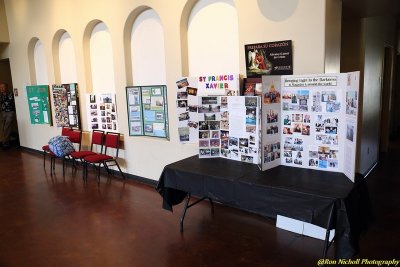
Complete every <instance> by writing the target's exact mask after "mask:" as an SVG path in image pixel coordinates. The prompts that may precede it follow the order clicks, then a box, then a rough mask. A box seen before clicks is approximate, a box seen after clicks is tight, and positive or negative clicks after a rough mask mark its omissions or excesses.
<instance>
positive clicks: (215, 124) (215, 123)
mask: <svg viewBox="0 0 400 267" xmlns="http://www.w3.org/2000/svg"><path fill="white" fill-rule="evenodd" d="M207 122H208V129H209V130H219V129H220V122H219V121H207Z"/></svg>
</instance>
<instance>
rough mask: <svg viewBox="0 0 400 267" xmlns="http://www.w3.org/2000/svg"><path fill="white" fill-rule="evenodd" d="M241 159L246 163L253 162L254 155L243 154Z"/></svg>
mask: <svg viewBox="0 0 400 267" xmlns="http://www.w3.org/2000/svg"><path fill="white" fill-rule="evenodd" d="M241 161H243V162H246V163H253V157H252V156H246V155H241Z"/></svg>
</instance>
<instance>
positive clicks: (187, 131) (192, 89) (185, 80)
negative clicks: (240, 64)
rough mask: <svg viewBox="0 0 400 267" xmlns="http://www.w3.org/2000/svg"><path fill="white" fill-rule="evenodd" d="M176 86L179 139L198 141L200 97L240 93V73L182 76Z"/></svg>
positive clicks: (184, 141) (182, 141)
mask: <svg viewBox="0 0 400 267" xmlns="http://www.w3.org/2000/svg"><path fill="white" fill-rule="evenodd" d="M176 86H177V98H176V108H177V117H178V134H179V141H180V142H181V143H197V142H198V140H199V132H198V131H199V130H198V127H199V118H198V112H197V109H198V106H199V102H198V101H199V99H198V97H200V96H222V95H232V96H234V95H239V75H233V74H227V75H225V74H224V75H202V76H198V77H182V78H179V79H178V81H177V82H176Z"/></svg>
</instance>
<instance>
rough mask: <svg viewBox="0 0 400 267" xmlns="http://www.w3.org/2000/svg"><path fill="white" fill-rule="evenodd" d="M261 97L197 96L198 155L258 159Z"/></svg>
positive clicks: (249, 160)
mask: <svg viewBox="0 0 400 267" xmlns="http://www.w3.org/2000/svg"><path fill="white" fill-rule="evenodd" d="M260 115H261V113H260V97H257V96H248V97H247V96H203V97H199V107H198V118H199V127H198V128H199V131H198V135H199V157H200V158H209V157H223V158H227V159H231V160H238V161H242V162H247V163H254V164H258V163H259V162H260V156H259V155H260V154H259V150H260V139H259V134H258V133H259V131H260V117H261V116H260Z"/></svg>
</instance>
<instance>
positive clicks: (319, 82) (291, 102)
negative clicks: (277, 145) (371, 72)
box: [280, 72, 359, 180]
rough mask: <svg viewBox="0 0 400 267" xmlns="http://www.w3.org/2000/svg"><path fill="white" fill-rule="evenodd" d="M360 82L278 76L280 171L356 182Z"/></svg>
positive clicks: (325, 76)
mask: <svg viewBox="0 0 400 267" xmlns="http://www.w3.org/2000/svg"><path fill="white" fill-rule="evenodd" d="M358 79H359V74H358V72H357V73H350V74H348V73H343V74H341V73H339V74H323V75H318V74H317V75H295V76H282V80H281V84H282V88H281V90H282V105H281V107H282V109H281V112H282V114H281V115H282V121H281V123H280V124H281V127H282V130H281V142H282V143H283V144H284V145H283V152H282V154H283V157H282V160H281V163H282V165H287V166H294V167H302V168H311V169H318V170H325V171H334V172H343V173H345V174H346V176H348V177H349V178H350V179H351V180H354V174H355V169H354V168H355V154H356V151H355V150H356V143H355V135H356V134H355V132H356V129H355V127H356V124H357V123H356V119H357V118H356V116H354V115H351V114H356V113H357V108H356V107H357V105H358V103H357V100H356V99H357V95H358V86H359V81H358ZM350 88H351V89H350ZM347 165H348V166H347Z"/></svg>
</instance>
